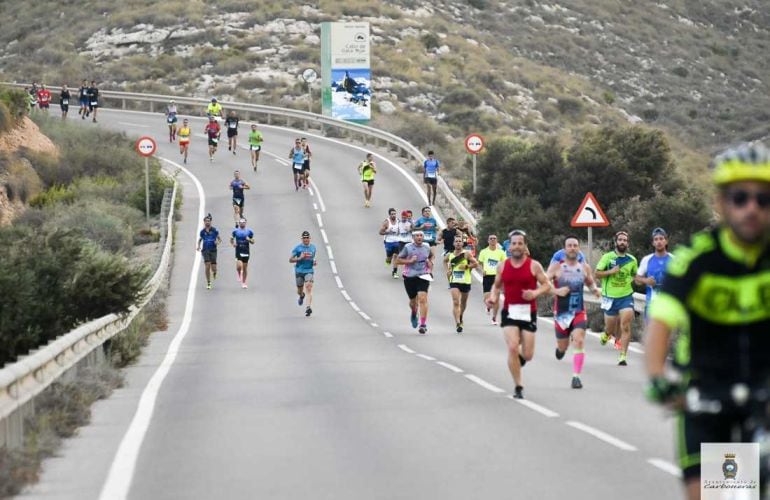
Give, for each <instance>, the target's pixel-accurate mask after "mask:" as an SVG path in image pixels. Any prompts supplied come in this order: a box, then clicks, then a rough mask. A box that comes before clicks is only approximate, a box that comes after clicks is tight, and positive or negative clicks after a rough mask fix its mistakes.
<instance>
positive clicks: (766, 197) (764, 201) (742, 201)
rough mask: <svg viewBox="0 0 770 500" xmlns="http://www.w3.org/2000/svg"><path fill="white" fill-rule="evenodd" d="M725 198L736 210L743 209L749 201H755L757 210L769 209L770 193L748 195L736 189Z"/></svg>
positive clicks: (761, 192)
mask: <svg viewBox="0 0 770 500" xmlns="http://www.w3.org/2000/svg"><path fill="white" fill-rule="evenodd" d="M725 197H726V198H727V199H728V200H729V201H730V203H731V204H732V205H733V206H735V207H738V208H743V207H745V206H746V205H747V204H748V203H749V202H750V201H751V200H754V201H756V202H757V206H758V207H759V208H768V207H770V192H768V191H759V192H757V193H750V192H748V191H744V190H742V189H736V190H734V191H728V192H727V193H726V195H725Z"/></svg>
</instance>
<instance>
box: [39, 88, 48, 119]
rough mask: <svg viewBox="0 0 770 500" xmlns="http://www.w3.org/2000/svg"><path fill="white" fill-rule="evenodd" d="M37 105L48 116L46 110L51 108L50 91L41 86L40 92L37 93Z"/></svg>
mask: <svg viewBox="0 0 770 500" xmlns="http://www.w3.org/2000/svg"><path fill="white" fill-rule="evenodd" d="M37 105H38V107H39V108H40V109H42V110H43V111H45V113H46V114H48V110H49V109H50V107H51V91H50V90H48V89H47V88H46V87H45V85H42V84H41V85H40V90H38V91H37Z"/></svg>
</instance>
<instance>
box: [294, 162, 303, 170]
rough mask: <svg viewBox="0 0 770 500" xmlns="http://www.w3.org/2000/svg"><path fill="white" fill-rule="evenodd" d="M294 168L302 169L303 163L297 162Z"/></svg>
mask: <svg viewBox="0 0 770 500" xmlns="http://www.w3.org/2000/svg"><path fill="white" fill-rule="evenodd" d="M294 170H302V164H301V163H295V164H294Z"/></svg>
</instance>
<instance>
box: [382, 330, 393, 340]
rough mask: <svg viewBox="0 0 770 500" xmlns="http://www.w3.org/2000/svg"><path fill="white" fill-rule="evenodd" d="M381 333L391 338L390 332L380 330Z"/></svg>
mask: <svg viewBox="0 0 770 500" xmlns="http://www.w3.org/2000/svg"><path fill="white" fill-rule="evenodd" d="M382 334H383V335H385V336H386V337H388V338H389V339H392V338H393V334H392V333H390V332H382Z"/></svg>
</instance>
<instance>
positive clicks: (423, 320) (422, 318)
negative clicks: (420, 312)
mask: <svg viewBox="0 0 770 500" xmlns="http://www.w3.org/2000/svg"><path fill="white" fill-rule="evenodd" d="M427 319H428V317H427V316H421V317H420V324H421V325H424V324H426V323H425V321H426V320H427Z"/></svg>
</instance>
